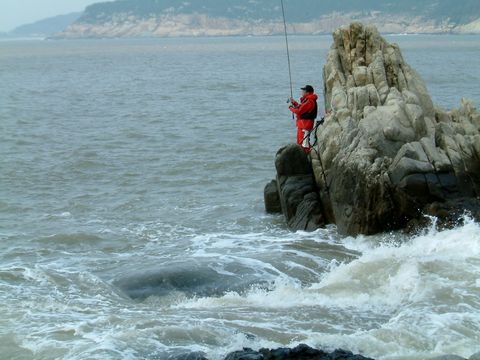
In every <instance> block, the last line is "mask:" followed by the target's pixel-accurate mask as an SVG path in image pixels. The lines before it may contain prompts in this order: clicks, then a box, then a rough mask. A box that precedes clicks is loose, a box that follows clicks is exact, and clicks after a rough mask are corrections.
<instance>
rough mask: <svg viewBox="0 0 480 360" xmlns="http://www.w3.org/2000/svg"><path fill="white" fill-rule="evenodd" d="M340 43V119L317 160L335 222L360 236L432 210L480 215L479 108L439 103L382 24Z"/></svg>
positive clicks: (332, 64)
mask: <svg viewBox="0 0 480 360" xmlns="http://www.w3.org/2000/svg"><path fill="white" fill-rule="evenodd" d="M333 39H334V43H333V45H332V48H331V50H330V52H329V54H328V58H327V63H326V65H325V67H324V73H323V77H324V86H325V107H326V109H331V110H332V115H330V116H329V117H328V118H327V119H326V121H325V124H324V125H323V126H322V128H321V129H320V131H319V132H318V144H319V145H318V147H317V148H316V149H314V151H313V152H312V154H311V158H312V160H311V162H312V167H313V171H314V174H315V179H316V184H317V186H318V189H319V190H318V194H319V196H320V199H321V204H322V205H321V208H322V211H323V214H324V218H325V219H326V222H329V223H335V224H337V226H338V229H339V231H340V232H341V233H344V234H353V235H356V234H360V233H361V234H373V233H378V232H382V231H387V230H393V229H399V228H404V227H406V226H407V225H408V224H409V223H411V222H412V220H416V219H420V218H421V216H422V214H431V215H435V216H438V217H440V218H441V220H444V221H452V220H455V219H456V218H457V217H458V216H459V215H460V214H461V213H463V212H464V210H465V209H466V210H469V211H470V212H471V213H472V214H473V215H474V216H478V217H479V218H480V200H479V196H480V114H479V113H478V112H477V111H476V109H475V108H474V106H473V105H472V104H471V103H470V102H468V101H466V100H463V101H462V104H461V107H460V108H459V109H457V110H452V111H448V112H447V111H444V110H442V109H440V108H438V107H436V106H434V104H433V102H432V99H431V97H430V95H429V94H428V91H427V89H426V86H425V83H424V82H423V80H422V79H421V77H420V76H419V75H418V74H417V73H416V71H415V70H413V69H412V68H411V67H410V66H409V65H408V64H407V63H406V62H405V61H404V59H403V57H402V54H401V51H400V49H399V47H398V46H397V45H395V44H389V43H387V42H386V41H385V40H384V39H383V38H382V37H381V36H380V34H379V33H378V31H377V29H376V28H375V27H374V26H363V25H362V24H360V23H353V24H351V25H350V26H349V27H345V28H341V29H339V30H337V31H335V32H334V34H333ZM439 76H441V74H439ZM281 195H282V194H281V193H280V197H281ZM292 228H294V227H292Z"/></svg>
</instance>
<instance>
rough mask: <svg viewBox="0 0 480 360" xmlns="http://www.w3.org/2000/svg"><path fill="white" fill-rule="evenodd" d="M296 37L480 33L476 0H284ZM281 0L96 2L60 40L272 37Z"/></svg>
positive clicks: (278, 27) (279, 19)
mask: <svg viewBox="0 0 480 360" xmlns="http://www.w3.org/2000/svg"><path fill="white" fill-rule="evenodd" d="M285 3H286V10H287V15H288V23H289V31H290V32H291V33H293V34H318V33H330V32H331V31H333V29H335V28H337V27H339V26H341V25H343V24H348V23H350V22H352V21H361V22H366V23H373V24H375V25H376V26H377V27H378V29H379V30H380V31H381V32H384V33H480V20H479V19H480V6H479V5H478V1H476V0H463V1H462V6H458V1H454V0H442V1H434V0H426V1H422V2H418V1H413V0H406V1H402V2H385V1H382V0H368V1H362V2H359V1H355V0H339V1H333V0H325V1H318V2H311V1H308V0H296V1H293V0H286V2H285ZM279 5H280V2H279V1H278V0H265V1H248V0H232V1H219V0H204V1H196V2H182V1H179V0H168V1H167V0H165V1H157V0H139V1H138V0H117V1H114V2H107V3H99V4H94V5H91V6H89V7H87V9H86V10H85V12H84V13H83V15H82V16H81V17H80V18H79V19H78V20H77V21H76V22H74V23H73V24H71V25H70V26H69V27H68V28H67V29H66V30H65V31H62V32H60V33H58V34H57V35H56V36H55V37H56V38H114V37H115V38H116V37H145V36H147V37H163V36H225V35H273V34H281V33H282V31H283V25H282V13H281V8H280V6H279Z"/></svg>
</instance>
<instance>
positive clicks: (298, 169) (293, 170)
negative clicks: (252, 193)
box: [265, 145, 325, 230]
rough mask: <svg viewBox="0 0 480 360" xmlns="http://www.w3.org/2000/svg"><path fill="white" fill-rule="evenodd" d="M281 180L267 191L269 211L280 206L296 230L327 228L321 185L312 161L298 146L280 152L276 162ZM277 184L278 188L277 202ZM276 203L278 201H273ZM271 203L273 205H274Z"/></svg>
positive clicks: (290, 225)
mask: <svg viewBox="0 0 480 360" xmlns="http://www.w3.org/2000/svg"><path fill="white" fill-rule="evenodd" d="M275 166H276V168H277V179H276V180H274V181H273V182H271V183H270V184H268V185H267V188H266V189H265V194H266V195H265V199H267V189H268V193H269V194H270V195H269V196H268V200H269V201H268V204H267V202H266V203H265V204H266V207H268V208H274V207H275V206H274V205H277V206H278V205H280V210H281V212H282V213H283V215H284V216H285V218H286V219H287V224H288V226H289V228H290V229H292V230H315V229H318V228H319V227H321V226H324V225H325V222H324V215H323V211H322V206H321V203H320V198H319V195H318V189H317V185H316V183H315V178H314V176H313V170H312V166H311V163H310V159H309V157H308V155H307V154H305V152H304V151H303V149H302V148H301V147H300V146H298V145H289V146H287V147H284V148H282V149H280V150H279V151H278V153H277V156H276V159H275ZM273 183H275V186H276V188H277V191H276V195H277V196H278V199H279V204H278V203H276V204H275V202H274V200H275V199H276V198H275V196H274V195H272V193H273V192H274V189H273ZM271 199H274V200H271ZM270 200H271V201H270Z"/></svg>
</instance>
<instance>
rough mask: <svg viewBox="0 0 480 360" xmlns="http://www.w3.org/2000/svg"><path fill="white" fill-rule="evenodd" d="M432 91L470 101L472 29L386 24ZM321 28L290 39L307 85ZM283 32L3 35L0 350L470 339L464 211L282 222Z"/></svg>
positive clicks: (478, 247)
mask: <svg viewBox="0 0 480 360" xmlns="http://www.w3.org/2000/svg"><path fill="white" fill-rule="evenodd" d="M387 38H388V40H389V41H392V42H396V43H398V44H399V45H400V47H401V49H402V51H403V55H404V57H405V59H406V61H407V62H408V63H409V64H410V65H411V66H412V67H413V68H415V69H416V70H417V71H418V72H419V73H420V74H421V76H422V77H423V79H424V80H425V81H426V83H427V86H428V89H429V91H430V92H431V94H432V97H433V99H434V102H435V103H436V104H437V105H438V106H440V107H442V108H445V109H450V108H453V107H458V106H459V104H460V101H461V98H462V97H463V96H465V97H467V98H470V99H471V100H472V101H473V102H475V103H477V104H480V86H479V84H480V61H479V59H480V36H473V35H472V36H454V35H445V36H443V35H435V36H433V35H432V36H429V35H417V36H415V35H404V36H387ZM331 43H332V39H331V37H330V36H293V37H291V38H290V45H291V55H292V58H291V61H292V76H293V82H294V92H295V95H296V96H298V95H299V93H300V90H299V89H300V87H301V86H303V85H305V84H311V85H313V86H314V87H315V88H316V89H317V90H318V93H319V95H320V96H322V88H323V85H322V67H323V65H324V63H325V59H326V55H327V52H328V49H329V48H330V46H331ZM289 96H290V89H289V76H288V67H287V58H286V53H285V42H284V39H283V38H282V37H227V38H215V37H212V38H163V39H132V40H121V39H117V40H70V41H49V40H28V39H23V40H9V41H2V42H0V359H172V360H173V359H179V358H180V357H181V356H182V355H185V354H188V353H192V352H198V353H203V354H205V356H206V357H208V358H209V359H210V360H220V359H223V358H224V357H225V356H226V354H228V353H229V352H231V351H234V350H239V349H242V348H243V347H248V348H253V349H259V348H262V347H268V348H277V347H285V346H295V345H298V344H301V343H305V344H308V345H310V346H313V347H316V348H322V349H326V350H332V349H336V348H343V349H346V350H350V351H353V352H355V353H361V354H363V355H365V356H369V357H372V358H375V359H399V360H400V359H428V358H431V357H432V356H437V355H442V354H457V355H460V356H463V357H469V356H471V355H472V354H473V353H476V352H479V351H480V224H478V223H476V222H474V221H473V220H471V219H470V218H469V217H468V214H467V215H466V217H465V222H464V224H463V225H462V226H459V227H457V228H455V229H451V230H444V231H439V230H436V227H435V226H434V223H435V219H432V226H430V227H428V228H426V229H424V230H423V231H421V232H419V233H418V234H416V235H409V236H407V235H404V234H403V233H401V232H398V233H397V232H394V233H385V234H380V235H377V236H357V237H344V236H341V235H340V234H338V233H337V230H336V228H335V226H330V227H328V228H326V229H321V230H318V231H316V232H313V233H306V232H291V231H289V230H288V229H287V227H286V225H285V221H284V219H283V217H282V216H273V215H268V214H266V213H265V211H264V204H263V188H264V186H265V184H266V183H267V182H268V181H270V180H271V179H272V178H273V177H274V176H275V168H274V159H275V153H276V151H277V150H278V149H279V148H280V147H282V146H284V145H286V144H288V143H291V142H294V141H295V124H294V122H293V120H292V118H291V116H290V114H289V111H288V109H287V99H288V98H289Z"/></svg>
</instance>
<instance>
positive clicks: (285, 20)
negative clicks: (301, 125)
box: [280, 0, 295, 119]
mask: <svg viewBox="0 0 480 360" xmlns="http://www.w3.org/2000/svg"><path fill="white" fill-rule="evenodd" d="M280 2H281V4H282V15H283V29H284V31H285V45H286V46H287V60H288V76H289V78H290V99H293V81H292V64H291V61H290V47H289V46H288V31H287V18H286V16H285V6H284V4H283V0H280ZM292 119H295V114H292Z"/></svg>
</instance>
